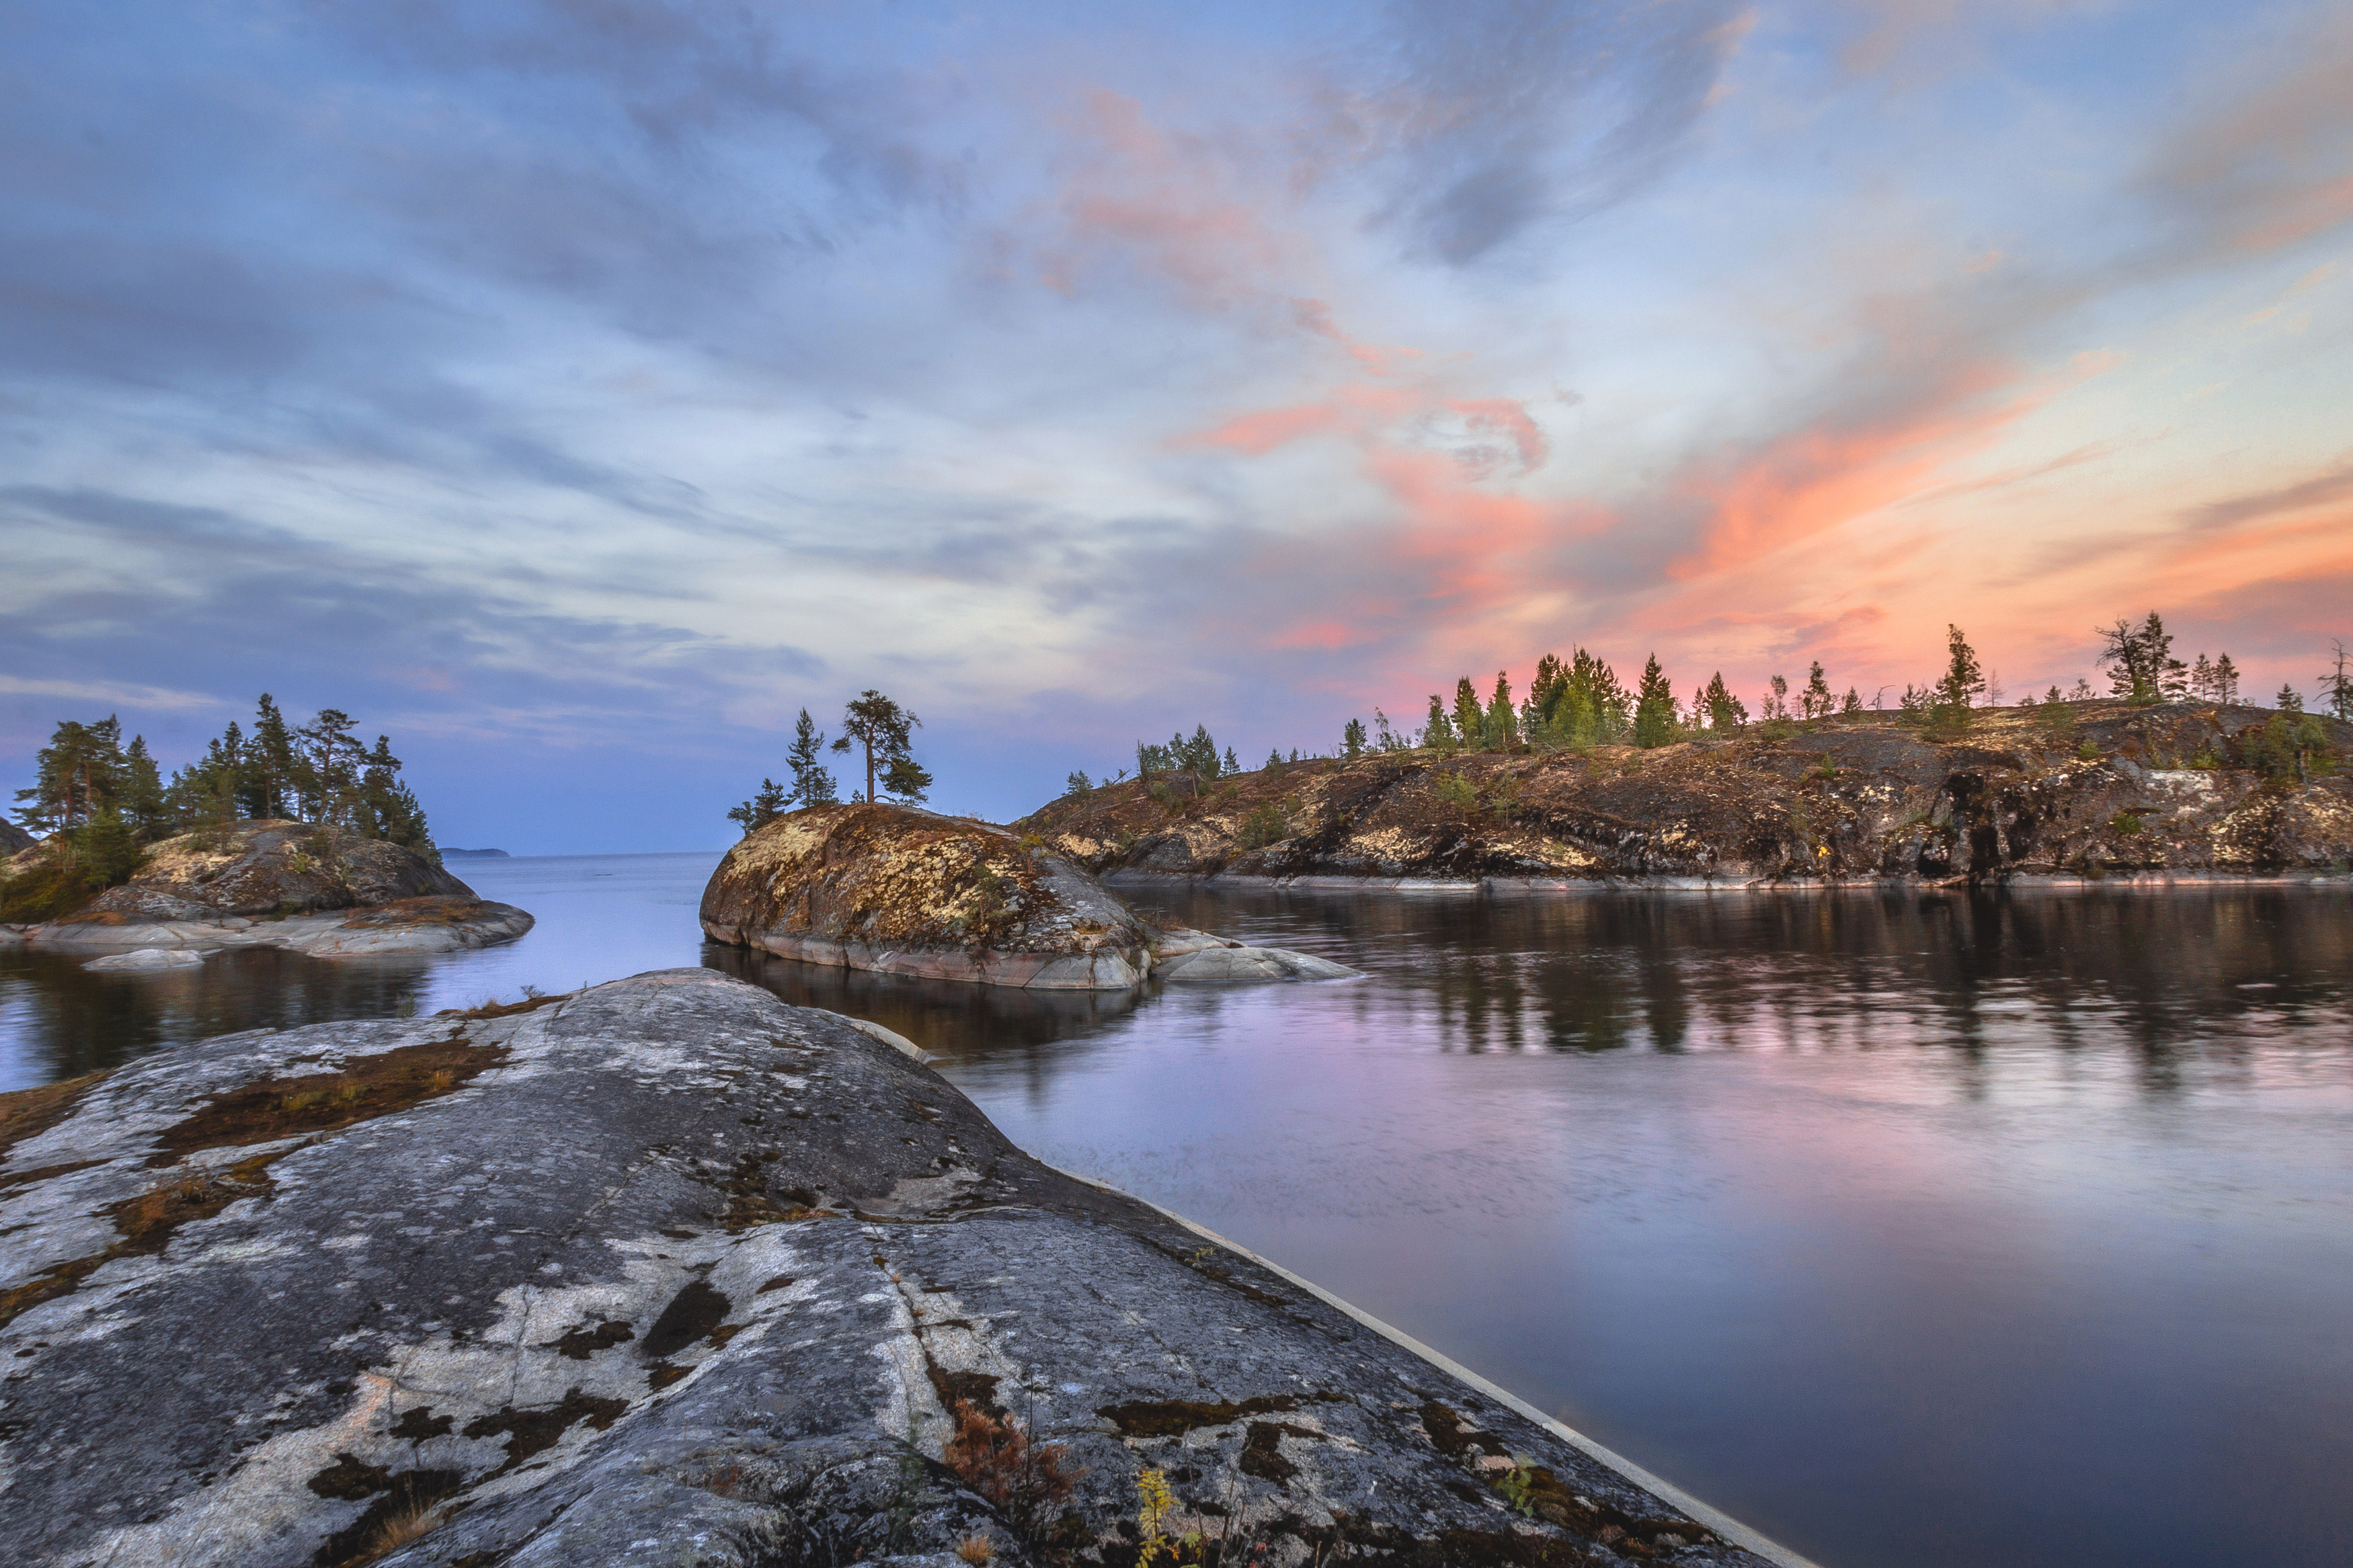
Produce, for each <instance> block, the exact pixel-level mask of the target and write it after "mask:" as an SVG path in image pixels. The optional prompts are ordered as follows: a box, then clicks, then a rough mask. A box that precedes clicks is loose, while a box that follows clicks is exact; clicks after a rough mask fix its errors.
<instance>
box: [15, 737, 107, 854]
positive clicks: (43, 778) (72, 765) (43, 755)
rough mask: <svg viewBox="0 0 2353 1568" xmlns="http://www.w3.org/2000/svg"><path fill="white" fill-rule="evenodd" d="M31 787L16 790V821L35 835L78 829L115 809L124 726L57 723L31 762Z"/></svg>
mask: <svg viewBox="0 0 2353 1568" xmlns="http://www.w3.org/2000/svg"><path fill="white" fill-rule="evenodd" d="M33 768H34V773H33V786H32V788H30V789H20V790H18V791H17V792H16V799H17V800H18V801H19V802H20V803H22V804H20V805H18V806H17V808H16V820H17V821H18V822H20V823H22V824H24V826H26V827H27V828H30V829H31V830H32V831H34V832H36V833H44V834H46V833H58V832H66V831H69V830H71V829H73V828H76V827H79V826H82V825H83V824H85V823H88V822H90V821H91V820H92V819H94V818H95V817H97V816H99V815H100V814H101V813H104V812H111V811H112V810H114V808H115V805H116V802H117V799H118V797H119V796H120V795H121V790H122V785H123V755H122V724H121V721H120V720H119V719H117V718H116V717H115V716H114V715H112V714H111V713H110V714H109V715H107V716H106V717H105V718H104V719H101V720H100V721H98V722H97V723H95V724H82V723H77V722H76V721H73V720H70V719H68V720H64V721H60V722H59V723H58V727H57V729H56V730H55V731H52V732H51V734H50V736H49V743H48V744H47V746H45V747H43V748H42V749H41V750H40V751H39V752H36V753H35V755H34V758H33Z"/></svg>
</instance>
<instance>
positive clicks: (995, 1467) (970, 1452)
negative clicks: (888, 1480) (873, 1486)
mask: <svg viewBox="0 0 2353 1568" xmlns="http://www.w3.org/2000/svg"><path fill="white" fill-rule="evenodd" d="M954 1414H955V1433H954V1434H953V1435H952V1436H949V1438H948V1440H947V1444H946V1446H945V1447H944V1448H943V1449H942V1450H941V1453H940V1462H941V1463H943V1464H944V1465H946V1466H947V1468H949V1469H950V1470H951V1471H953V1472H955V1478H956V1479H958V1480H960V1481H962V1482H963V1483H964V1484H965V1486H967V1487H969V1488H970V1489H972V1490H973V1492H974V1493H975V1494H976V1495H977V1496H979V1497H981V1498H983V1499H985V1500H987V1502H988V1504H989V1506H990V1507H992V1508H994V1509H996V1510H997V1513H998V1514H999V1516H1001V1517H1002V1518H1003V1519H1004V1520H1005V1521H1006V1523H1008V1525H1010V1526H1011V1527H1012V1528H1013V1530H1014V1531H1016V1533H1018V1534H1019V1535H1020V1536H1021V1537H1022V1538H1023V1539H1024V1540H1026V1541H1030V1542H1036V1541H1039V1540H1040V1539H1042V1538H1043V1537H1044V1535H1045V1532H1046V1530H1047V1527H1048V1526H1049V1525H1050V1524H1051V1523H1052V1521H1053V1519H1054V1515H1055V1510H1058V1509H1060V1507H1061V1506H1062V1505H1063V1504H1064V1503H1065V1502H1067V1501H1069V1500H1070V1496H1071V1491H1072V1489H1075V1488H1076V1487H1077V1486H1078V1484H1079V1480H1080V1478H1082V1476H1084V1475H1085V1474H1086V1471H1085V1470H1084V1469H1083V1468H1080V1467H1078V1466H1075V1465H1072V1464H1071V1462H1070V1455H1071V1451H1070V1449H1068V1448H1067V1447H1063V1446H1062V1445H1061V1444H1060V1443H1034V1442H1032V1441H1031V1440H1030V1437H1029V1431H1028V1429H1027V1428H1026V1427H1024V1426H1022V1425H1021V1423H1019V1422H1018V1421H1016V1420H1014V1419H1013V1418H1012V1417H1011V1416H1010V1415H1005V1416H997V1415H990V1414H988V1413H987V1411H985V1410H979V1409H976V1408H975V1407H974V1406H973V1405H972V1404H971V1403H970V1402H969V1401H967V1400H962V1399H959V1400H957V1401H956V1405H955V1413H954ZM986 1561H987V1559H986V1558H971V1557H967V1558H965V1562H967V1563H971V1562H986Z"/></svg>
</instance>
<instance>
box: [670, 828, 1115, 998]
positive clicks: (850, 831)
mask: <svg viewBox="0 0 2353 1568" xmlns="http://www.w3.org/2000/svg"><path fill="white" fill-rule="evenodd" d="M702 929H703V930H704V931H706V932H707V933H709V934H710V936H711V937H712V939H713V940H714V941H718V942H733V943H736V944H738V945H741V946H744V947H758V948H765V949H766V950H767V951H768V952H774V953H776V954H779V955H780V956H782V957H786V958H797V959H802V960H805V961H807V962H809V963H831V964H839V965H846V966H848V967H849V968H852V969H871V970H881V971H883V972H886V973H899V974H923V975H931V976H934V977H937V978H942V979H950V980H975V981H980V982H984V983H986V984H992V985H1034V986H1039V987H1044V988H1048V989H1067V990H1082V991H1084V990H1115V989H1118V988H1120V987H1122V986H1127V985H1133V984H1135V983H1136V982H1137V981H1138V980H1140V979H1142V978H1143V976H1144V973H1145V970H1146V969H1148V968H1149V967H1150V965H1151V959H1150V942H1151V933H1150V932H1149V931H1147V930H1146V928H1145V925H1144V923H1143V921H1140V920H1138V919H1137V918H1136V916H1135V914H1134V911H1133V910H1129V909H1128V908H1127V906H1126V905H1124V904H1123V903H1121V902H1120V901H1119V900H1117V899H1116V898H1114V897H1113V896H1112V895H1111V894H1110V893H1108V892H1106V891H1105V890H1104V889H1103V887H1102V886H1101V885H1100V884H1099V883H1097V882H1096V880H1095V879H1094V878H1093V877H1092V876H1090V875H1089V874H1088V873H1086V872H1085V871H1083V870H1081V869H1079V868H1076V867H1073V866H1071V864H1070V863H1069V862H1068V861H1067V860H1065V859H1063V858H1061V857H1060V856H1059V855H1054V854H1051V853H1049V852H1047V851H1046V850H1045V849H1044V847H1043V846H1042V845H1041V844H1040V843H1039V841H1037V840H1034V839H1031V840H1024V839H1023V838H1021V837H1018V836H1017V835H1015V834H1012V833H1008V832H1007V831H1006V830H1005V829H1004V828H1002V827H993V826H989V825H987V823H982V822H975V821H973V820H971V819H969V818H966V817H958V816H934V815H933V814H932V813H930V812H927V811H915V810H913V809H910V808H909V807H906V806H898V805H821V806H814V807H811V808H809V809H807V810H805V811H797V812H794V813H792V814H791V815H789V816H780V817H778V818H777V819H776V820H775V821H774V822H771V823H769V824H768V825H767V826H765V827H763V828H762V829H760V831H758V832H757V833H754V834H753V835H752V836H751V837H748V838H746V839H744V841H743V842H742V843H740V844H738V845H736V846H735V847H734V848H733V849H731V850H729V851H728V852H727V857H726V858H725V859H723V860H722V861H721V862H720V864H719V868H718V869H717V870H716V871H714V872H712V877H711V883H710V886H709V887H708V888H706V889H704V891H703V895H702Z"/></svg>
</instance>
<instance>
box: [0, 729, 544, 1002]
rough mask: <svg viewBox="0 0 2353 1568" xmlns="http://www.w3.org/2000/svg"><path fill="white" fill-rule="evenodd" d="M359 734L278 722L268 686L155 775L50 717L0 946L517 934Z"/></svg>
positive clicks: (9, 864) (361, 949) (20, 800)
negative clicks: (454, 872) (246, 715)
mask: <svg viewBox="0 0 2353 1568" xmlns="http://www.w3.org/2000/svg"><path fill="white" fill-rule="evenodd" d="M357 731H358V726H357V725H356V723H355V722H354V721H353V719H352V718H351V716H350V715H349V714H347V713H344V712H343V711H341V710H337V709H333V708H326V709H322V710H320V711H319V712H318V713H317V714H316V715H315V716H314V717H313V718H312V719H311V721H310V722H309V723H307V724H302V725H299V726H298V725H294V724H290V723H289V722H288V721H287V719H286V717H285V715H284V714H283V713H282V712H281V711H280V710H279V707H278V705H277V703H276V702H275V701H274V700H272V699H271V698H270V696H269V694H268V693H264V694H263V695H262V697H261V700H260V701H259V704H258V708H257V711H256V713H255V716H254V724H253V728H252V730H251V731H250V732H248V731H246V730H245V729H244V728H243V727H242V726H240V725H239V724H237V723H236V722H234V721H232V722H231V723H230V724H229V725H228V727H227V730H226V731H224V732H223V733H222V734H220V735H218V736H216V737H215V738H214V739H213V740H212V741H211V742H209V743H208V745H207V746H206V751H205V752H204V754H203V755H202V756H201V757H199V758H197V759H196V760H195V761H194V762H191V763H188V764H187V765H186V766H185V767H182V768H180V769H178V770H176V771H175V772H174V773H173V775H172V776H171V778H170V780H169V781H168V782H167V781H166V780H165V779H164V777H163V774H162V770H161V769H160V768H159V767H158V765H157V763H156V762H155V760H154V758H153V755H152V754H151V753H150V752H149V751H148V748H147V743H146V741H145V738H144V737H143V736H140V735H133V736H132V737H131V739H130V741H129V742H127V743H126V742H124V741H123V739H122V731H121V724H120V722H118V721H117V720H115V719H114V718H112V717H111V716H110V717H108V718H106V719H102V720H99V721H95V722H79V721H70V720H69V721H63V722H60V723H59V724H58V726H57V729H56V731H55V732H54V733H53V734H52V736H51V738H50V742H49V744H48V745H47V747H45V748H43V750H42V751H41V752H40V753H39V755H38V757H37V777H36V779H35V782H34V784H33V785H32V786H31V787H30V788H28V789H24V790H20V791H18V792H17V796H16V798H17V808H16V821H17V824H18V825H20V826H18V828H17V832H16V837H15V838H14V839H12V841H11V844H10V846H9V847H11V848H13V850H14V852H13V853H12V854H11V855H10V856H9V858H7V859H6V860H5V862H0V944H5V945H10V946H15V945H19V944H22V945H29V946H32V947H36V948H45V949H53V950H58V951H62V952H76V953H91V952H94V953H97V954H100V956H99V957H97V958H94V959H92V960H91V966H92V967H104V968H171V967H179V966H182V965H185V964H189V963H200V962H202V958H203V955H204V954H205V953H206V952H212V951H217V950H219V949H223V948H232V947H251V946H271V947H280V948H287V949H290V950H292V951H296V952H306V953H310V954H311V955H313V956H319V957H338V956H352V955H357V954H361V953H377V952H434V951H442V950H446V949H449V948H456V947H480V946H485V945H489V944H491V943H493V942H509V941H512V940H513V939H514V938H515V937H518V936H521V935H522V933H523V932H524V931H528V930H530V929H531V924H532V920H531V916H530V915H528V914H526V913H525V912H524V911H522V910H519V909H515V908H514V907H512V905H508V904H500V903H492V902H489V901H487V900H481V899H479V898H477V897H475V895H474V892H473V889H470V888H469V887H467V886H466V884H465V883H463V882H461V881H459V879H457V878H455V877H453V876H451V875H450V874H449V873H448V871H447V870H445V869H443V868H442V865H441V857H440V854H439V852H438V851H437V850H436V849H435V848H434V847H433V840H432V837H431V835H430V834H429V832H428V831H427V826H426V816H425V810H424V807H423V806H422V805H419V804H418V802H417V796H416V795H415V794H414V793H413V792H412V791H411V790H410V789H409V787H408V785H407V784H406V783H405V782H403V781H402V779H401V777H400V771H401V763H400V759H399V758H398V757H396V756H395V755H394V754H393V751H392V742H391V739H390V737H388V736H385V735H378V736H377V737H376V739H375V745H374V746H373V747H370V746H367V745H364V744H363V743H362V742H361V741H360V739H359V737H358V733H357ZM36 834H37V835H38V836H39V837H34V836H35V835H36Z"/></svg>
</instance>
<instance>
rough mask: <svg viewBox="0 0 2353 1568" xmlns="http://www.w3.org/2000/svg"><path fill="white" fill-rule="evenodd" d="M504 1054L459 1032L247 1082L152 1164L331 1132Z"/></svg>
mask: <svg viewBox="0 0 2353 1568" xmlns="http://www.w3.org/2000/svg"><path fill="white" fill-rule="evenodd" d="M506 1054H507V1051H506V1047H504V1046H495V1045H492V1046H478V1045H475V1044H474V1043H472V1042H471V1041H470V1040H468V1039H467V1038H466V1037H465V1036H464V1035H463V1034H462V1033H461V1034H459V1035H455V1036H453V1037H450V1038H448V1039H446V1040H429V1041H427V1042H426V1043H425V1044H423V1045H417V1046H401V1047H397V1048H396V1049H393V1050H389V1051H380V1052H378V1053H376V1054H375V1055H374V1056H365V1057H354V1058H352V1060H351V1062H350V1064H349V1065H348V1066H346V1067H345V1068H344V1069H343V1071H341V1072H330V1073H310V1074H305V1075H304V1076H302V1077H300V1078H285V1079H263V1080H262V1081H261V1082H259V1083H249V1084H247V1085H246V1086H245V1087H244V1088H242V1089H231V1090H230V1091H229V1092H228V1093H227V1094H216V1095H214V1096H212V1097H211V1099H209V1100H207V1101H206V1104H205V1107H204V1109H203V1110H199V1111H197V1112H196V1113H195V1115H194V1116H191V1117H189V1118H188V1119H187V1120H186V1121H181V1122H177V1123H175V1124H174V1125H173V1126H171V1127H168V1128H166V1129H165V1130H164V1134H163V1136H162V1137H161V1138H160V1139H158V1140H157V1141H156V1152H155V1153H154V1155H153V1157H151V1158H150V1159H149V1161H148V1163H149V1164H151V1165H168V1164H170V1163H173V1162H174V1160H176V1159H178V1158H179V1157H180V1156H181V1155H183V1154H186V1153H189V1152H194V1151H195V1150H199V1149H223V1148H229V1147H233V1146H235V1145H237V1144H240V1143H267V1142H271V1141H273V1140H276V1139H280V1138H295V1137H300V1136H301V1135H303V1134H305V1133H310V1132H329V1131H334V1130H335V1129H337V1128H339V1127H348V1126H350V1125H351V1124H352V1123H353V1122H355V1121H368V1120H370V1119H372V1118H375V1117H378V1116H389V1115H392V1114H394V1113H395V1112H397V1111H402V1110H410V1109H411V1108H413V1107H415V1106H417V1105H420V1104H422V1103H424V1102H425V1101H426V1100H432V1099H436V1098H438V1096H441V1095H444V1094H448V1093H450V1092H451V1091H452V1090H454V1089H457V1088H459V1086H460V1085H462V1084H464V1083H465V1082H466V1081H467V1080H469V1079H472V1078H474V1077H475V1076H476V1075H478V1074H480V1073H481V1072H483V1071H485V1070H487V1069H488V1068H493V1067H496V1066H498V1065H499V1064H500V1063H501V1062H502V1061H504V1060H505V1059H506Z"/></svg>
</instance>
